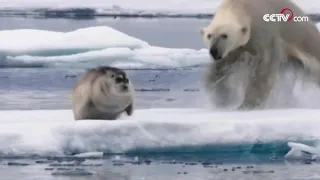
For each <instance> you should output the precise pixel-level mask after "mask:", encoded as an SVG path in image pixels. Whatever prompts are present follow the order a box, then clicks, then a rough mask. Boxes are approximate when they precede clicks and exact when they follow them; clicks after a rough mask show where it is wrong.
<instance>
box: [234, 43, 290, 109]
mask: <svg viewBox="0 0 320 180" xmlns="http://www.w3.org/2000/svg"><path fill="white" fill-rule="evenodd" d="M271 41H272V42H271V43H270V46H269V47H270V48H269V49H264V52H263V53H262V54H258V55H256V56H255V57H254V61H255V63H257V64H256V67H255V70H254V71H253V74H252V77H250V82H249V85H248V87H247V89H246V92H245V98H244V102H243V104H242V105H241V106H240V107H239V109H242V110H250V109H254V108H261V106H262V105H264V103H265V102H266V100H267V99H268V97H269V94H270V92H271V90H272V88H273V87H274V84H275V81H276V80H277V77H278V75H279V69H280V65H281V61H283V60H284V58H286V57H285V55H284V53H283V46H282V44H281V41H280V40H279V39H277V38H273V39H272V40H271Z"/></svg>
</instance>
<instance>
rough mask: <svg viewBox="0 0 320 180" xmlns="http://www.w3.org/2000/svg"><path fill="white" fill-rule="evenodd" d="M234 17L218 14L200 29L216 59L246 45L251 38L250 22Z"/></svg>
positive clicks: (211, 53)
mask: <svg viewBox="0 0 320 180" xmlns="http://www.w3.org/2000/svg"><path fill="white" fill-rule="evenodd" d="M233 19H234V18H230V16H229V18H228V17H226V16H225V17H224V18H222V19H221V16H217V17H215V18H214V19H213V21H212V22H211V23H210V24H209V26H207V27H204V28H202V29H201V30H200V34H201V36H202V39H203V41H204V43H205V45H206V46H207V47H208V49H209V51H210V55H211V56H212V57H213V58H214V59H215V60H220V59H222V58H224V57H226V56H227V55H228V54H229V53H230V52H232V51H233V50H235V49H237V48H240V47H242V46H244V45H246V44H247V43H248V41H249V39H250V26H249V23H239V21H234V20H233Z"/></svg>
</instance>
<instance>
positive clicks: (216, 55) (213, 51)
mask: <svg viewBox="0 0 320 180" xmlns="http://www.w3.org/2000/svg"><path fill="white" fill-rule="evenodd" d="M210 55H211V56H212V57H213V58H214V59H221V56H220V55H219V51H218V49H217V48H216V47H214V46H212V47H211V48H210Z"/></svg>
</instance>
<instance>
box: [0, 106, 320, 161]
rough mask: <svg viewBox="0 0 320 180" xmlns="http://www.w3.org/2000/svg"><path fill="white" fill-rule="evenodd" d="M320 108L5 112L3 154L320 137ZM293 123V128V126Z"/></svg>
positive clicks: (91, 152)
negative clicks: (118, 114) (80, 114)
mask: <svg viewBox="0 0 320 180" xmlns="http://www.w3.org/2000/svg"><path fill="white" fill-rule="evenodd" d="M319 116H320V112H319V111H318V110H301V109H292V110H269V111H254V112H215V111H212V110H206V109H149V110H146V109H144V110H137V111H136V112H135V113H134V115H133V116H132V117H127V116H125V115H124V116H123V117H122V118H121V119H120V120H118V121H99V120H94V121H90V120H83V121H74V120H73V116H72V112H71V110H34V111H15V110H11V111H0V117H1V131H0V145H1V146H0V155H3V156H9V155H26V156H27V155H32V154H36V155H43V156H45V155H57V156H61V155H64V154H65V153H89V154H83V155H79V156H92V155H94V156H96V155H97V154H99V153H98V152H108V153H124V152H130V151H135V150H138V149H144V150H145V151H148V149H149V150H150V149H151V150H150V151H151V152H152V149H153V150H155V151H157V150H158V151H161V149H163V148H183V147H201V146H208V145H209V146H210V145H211V146H214V145H223V144H236V145H237V144H238V145H239V146H241V144H246V143H247V144H254V143H256V142H260V143H270V142H271V143H272V142H277V141H283V142H290V141H298V140H300V141H301V140H319V138H320V130H319V127H320V121H319ZM289 126H290V127H289Z"/></svg>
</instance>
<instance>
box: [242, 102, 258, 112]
mask: <svg viewBox="0 0 320 180" xmlns="http://www.w3.org/2000/svg"><path fill="white" fill-rule="evenodd" d="M256 107H257V106H256V105H254V104H252V103H243V104H242V105H241V106H239V107H238V110H240V111H250V110H254V109H255V108H256Z"/></svg>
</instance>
